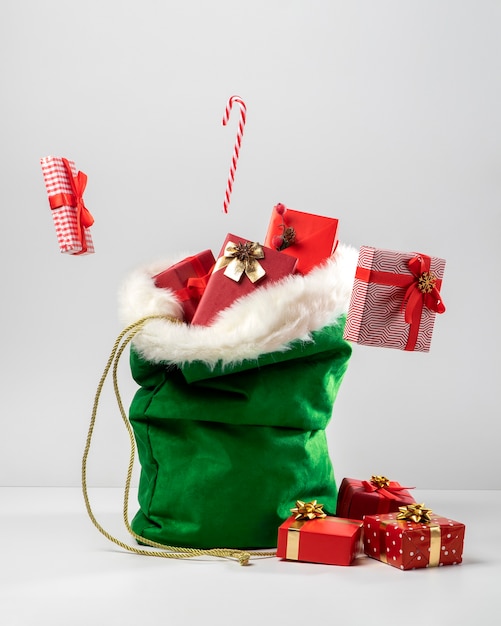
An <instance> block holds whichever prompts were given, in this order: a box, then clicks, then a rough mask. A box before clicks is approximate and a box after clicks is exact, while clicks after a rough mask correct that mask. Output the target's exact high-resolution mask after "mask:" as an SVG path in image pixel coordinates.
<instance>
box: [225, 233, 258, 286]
mask: <svg viewBox="0 0 501 626" xmlns="http://www.w3.org/2000/svg"><path fill="white" fill-rule="evenodd" d="M258 259H264V250H263V247H262V246H261V244H259V243H256V242H251V241H247V242H242V241H239V242H238V243H233V241H228V243H227V244H226V247H225V249H224V253H223V256H222V257H220V258H219V259H218V260H217V263H216V266H215V267H214V271H215V272H216V271H217V270H220V269H223V267H225V268H226V269H225V271H224V275H225V276H227V277H228V278H231V280H234V281H235V282H237V283H238V282H239V281H240V278H241V277H242V274H245V275H246V276H247V278H248V279H249V280H250V281H251V282H252V283H255V282H257V281H258V280H259V279H260V278H263V276H264V275H265V274H266V271H265V270H264V269H263V267H262V266H261V264H260V263H259V261H258Z"/></svg>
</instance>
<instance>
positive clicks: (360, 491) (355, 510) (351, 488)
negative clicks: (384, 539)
mask: <svg viewBox="0 0 501 626" xmlns="http://www.w3.org/2000/svg"><path fill="white" fill-rule="evenodd" d="M408 489H412V487H403V486H402V485H401V484H400V483H398V482H396V481H393V480H388V478H386V477H385V476H372V477H371V479H370V480H358V479H356V478H343V480H342V481H341V486H340V487H339V493H338V499H337V508H336V515H337V516H339V517H349V518H351V519H359V520H361V519H363V518H364V516H365V515H375V514H378V513H390V512H394V511H398V510H399V507H401V506H403V505H406V504H412V503H413V502H415V500H414V498H413V497H412V495H411V494H410V493H409V491H408Z"/></svg>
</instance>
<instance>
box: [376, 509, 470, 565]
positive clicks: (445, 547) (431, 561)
mask: <svg viewBox="0 0 501 626" xmlns="http://www.w3.org/2000/svg"><path fill="white" fill-rule="evenodd" d="M464 532H465V525H464V524H461V523H460V522H455V521H454V520H451V519H449V518H447V517H440V516H438V515H433V513H432V511H431V509H426V508H425V507H424V505H423V504H411V505H407V506H403V507H400V511H399V512H398V513H386V514H383V515H367V516H366V517H365V519H364V552H365V554H367V555H368V556H370V557H372V558H374V559H378V560H379V561H382V562H383V563H387V564H388V565H393V567H397V568H399V569H402V570H409V569H418V568H422V567H437V566H441V565H457V564H459V563H461V561H462V556H463V543H464Z"/></svg>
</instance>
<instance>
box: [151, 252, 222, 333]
mask: <svg viewBox="0 0 501 626" xmlns="http://www.w3.org/2000/svg"><path fill="white" fill-rule="evenodd" d="M215 262H216V260H215V259H214V255H213V254H212V252H211V250H204V251H203V252H200V253H199V254H195V255H193V256H190V257H187V258H186V259H183V260H182V261H179V263H176V264H175V265H172V266H171V267H169V268H167V269H166V270H164V271H163V272H160V273H159V274H156V275H155V276H154V277H153V280H154V282H155V285H156V286H157V287H161V288H163V289H171V290H172V291H173V292H174V293H175V294H176V298H177V299H178V300H179V301H180V302H181V305H182V307H183V313H184V321H185V322H188V323H189V322H191V320H192V319H193V315H194V314H195V311H196V309H197V307H198V304H199V302H200V299H201V297H202V294H203V292H204V291H205V288H206V286H207V282H208V280H209V276H210V274H211V271H212V268H213V267H214V263H215Z"/></svg>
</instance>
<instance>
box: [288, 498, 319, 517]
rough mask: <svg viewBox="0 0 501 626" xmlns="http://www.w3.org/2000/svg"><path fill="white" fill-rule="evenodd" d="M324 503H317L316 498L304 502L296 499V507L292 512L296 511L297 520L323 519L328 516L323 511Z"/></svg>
mask: <svg viewBox="0 0 501 626" xmlns="http://www.w3.org/2000/svg"><path fill="white" fill-rule="evenodd" d="M323 507H324V505H323V504H317V501H316V500H313V501H312V502H303V501H302V500H296V506H295V508H293V509H291V513H294V515H295V516H296V519H297V520H312V519H321V518H323V517H327V515H326V514H325V513H324V512H323V510H322V509H323Z"/></svg>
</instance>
